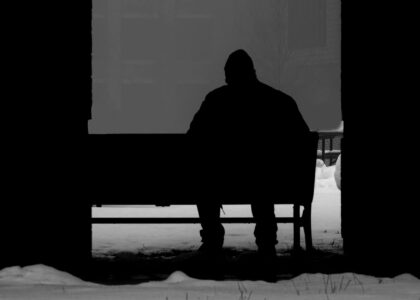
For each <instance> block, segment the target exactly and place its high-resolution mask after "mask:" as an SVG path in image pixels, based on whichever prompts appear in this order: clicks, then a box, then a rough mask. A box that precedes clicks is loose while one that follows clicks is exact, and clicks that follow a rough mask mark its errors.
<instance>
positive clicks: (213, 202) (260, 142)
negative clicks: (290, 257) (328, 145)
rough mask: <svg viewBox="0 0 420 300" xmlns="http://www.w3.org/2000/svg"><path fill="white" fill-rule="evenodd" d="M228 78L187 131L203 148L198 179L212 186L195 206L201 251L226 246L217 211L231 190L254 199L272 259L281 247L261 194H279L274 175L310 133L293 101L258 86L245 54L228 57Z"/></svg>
mask: <svg viewBox="0 0 420 300" xmlns="http://www.w3.org/2000/svg"><path fill="white" fill-rule="evenodd" d="M225 74H226V83H227V85H225V86H223V87H220V88H218V89H216V90H214V91H212V92H210V93H209V94H208V95H207V96H206V99H205V100H204V102H203V104H202V105H201V107H200V109H199V111H198V112H197V113H196V115H195V116H194V119H193V121H192V122H191V125H190V128H189V130H188V135H190V136H192V137H197V139H196V140H198V141H200V143H204V147H203V148H201V149H203V150H204V151H202V155H201V160H200V161H199V162H198V165H199V166H200V167H201V170H200V174H199V175H200V176H198V177H199V178H202V180H203V181H208V183H204V184H202V185H200V186H202V187H203V191H202V193H201V198H200V200H198V204H197V207H198V211H199V215H200V219H201V225H202V227H203V230H202V231H201V232H200V233H201V236H202V238H203V246H202V248H201V249H204V250H208V249H210V250H211V252H214V251H217V249H221V247H222V245H223V237H224V229H223V226H222V225H221V224H220V220H219V215H220V209H219V208H220V204H221V203H222V198H223V197H224V195H223V190H222V188H223V187H227V188H229V189H230V190H232V189H236V190H235V194H236V195H237V197H239V198H242V197H243V196H247V197H248V198H249V197H251V198H252V200H251V203H252V206H251V207H252V211H253V215H254V217H255V219H256V227H255V232H254V233H255V236H256V243H257V245H258V248H259V252H260V253H261V254H263V255H267V254H268V255H269V256H273V255H275V244H277V235H276V232H277V224H276V222H275V215H274V202H273V199H270V198H269V197H265V195H268V194H267V193H261V192H262V191H267V189H265V188H266V187H269V186H275V187H276V188H278V184H279V183H280V181H279V182H277V183H276V182H275V180H276V178H275V177H274V176H273V174H272V172H273V171H274V172H275V173H277V174H278V173H279V172H281V171H282V170H281V168H282V167H285V168H286V169H290V168H291V164H290V163H286V165H284V164H283V163H282V162H283V161H284V160H285V157H284V155H289V154H292V153H293V150H292V151H289V146H290V144H293V143H296V141H299V140H301V139H304V138H305V137H306V136H307V133H308V132H309V128H308V126H307V125H306V123H305V121H304V119H303V118H302V115H301V114H300V112H299V109H298V107H297V105H296V103H295V101H294V100H293V99H292V98H291V97H290V96H288V95H286V94H284V93H283V92H281V91H278V90H275V89H273V88H271V87H269V86H267V85H265V84H264V83H261V82H260V81H258V79H257V76H256V72H255V69H254V65H253V62H252V59H251V58H250V57H249V55H248V54H247V53H246V52H245V51H243V50H238V51H235V52H234V53H232V54H231V55H230V56H229V59H228V61H227V63H226V66H225ZM286 161H288V162H290V161H291V160H289V158H286ZM282 164H283V165H282ZM200 167H199V168H200ZM232 186H233V188H232ZM198 196H200V195H198Z"/></svg>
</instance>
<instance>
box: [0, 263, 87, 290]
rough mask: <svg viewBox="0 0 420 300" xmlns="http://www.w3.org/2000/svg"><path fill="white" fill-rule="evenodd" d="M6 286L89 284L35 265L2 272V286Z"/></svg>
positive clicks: (43, 266)
mask: <svg viewBox="0 0 420 300" xmlns="http://www.w3.org/2000/svg"><path fill="white" fill-rule="evenodd" d="M4 284H47V285H55V284H59V285H86V284H88V283H87V282H85V281H83V280H81V279H79V278H77V277H75V276H73V275H70V274H69V273H66V272H62V271H59V270H56V269H54V268H51V267H48V266H45V265H33V266H26V267H23V268H22V267H19V266H15V267H9V268H5V269H3V270H1V271H0V286H1V285H4ZM89 284H93V283H89Z"/></svg>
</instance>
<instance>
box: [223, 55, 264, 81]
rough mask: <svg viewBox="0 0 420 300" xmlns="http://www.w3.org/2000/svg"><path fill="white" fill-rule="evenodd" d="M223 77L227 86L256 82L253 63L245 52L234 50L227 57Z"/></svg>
mask: <svg viewBox="0 0 420 300" xmlns="http://www.w3.org/2000/svg"><path fill="white" fill-rule="evenodd" d="M225 76H226V77H225V80H226V83H227V84H228V85H244V84H247V83H251V82H255V81H256V80H257V74H256V71H255V68H254V62H253V61H252V58H251V57H250V56H249V55H248V53H246V51H245V50H242V49H240V50H236V51H235V52H233V53H232V54H231V55H229V58H228V60H227V62H226V65H225Z"/></svg>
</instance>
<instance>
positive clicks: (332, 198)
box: [92, 162, 342, 257]
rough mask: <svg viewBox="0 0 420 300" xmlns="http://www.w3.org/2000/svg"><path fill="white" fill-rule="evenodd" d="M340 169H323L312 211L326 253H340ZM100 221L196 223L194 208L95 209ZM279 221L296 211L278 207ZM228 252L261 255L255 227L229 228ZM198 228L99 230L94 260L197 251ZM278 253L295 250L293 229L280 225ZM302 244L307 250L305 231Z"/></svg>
mask: <svg viewBox="0 0 420 300" xmlns="http://www.w3.org/2000/svg"><path fill="white" fill-rule="evenodd" d="M335 169H336V166H331V167H326V166H325V165H323V166H322V164H321V162H319V165H318V167H317V171H316V172H317V173H316V177H317V180H316V184H315V195H314V200H313V206H312V233H313V242H314V246H315V247H316V248H318V249H321V250H329V251H335V252H340V251H341V249H342V237H341V232H340V231H341V221H340V215H341V208H340V207H341V193H340V190H339V189H338V188H337V184H336V179H335V178H334V172H335ZM223 208H224V212H225V215H224V213H223V212H222V217H239V216H241V217H248V216H252V214H251V208H250V206H249V205H243V206H241V205H231V206H224V207H223ZM92 215H93V216H94V217H196V216H197V215H198V214H197V209H196V207H194V206H171V207H166V208H162V207H154V206H149V207H144V206H143V207H101V208H93V211H92ZM276 215H277V216H279V217H280V216H292V206H291V205H278V206H276ZM224 226H225V229H226V236H225V247H227V248H235V249H247V250H253V249H256V246H255V243H254V239H255V238H254V236H253V230H254V226H255V225H254V224H225V225H224ZM199 230H200V225H198V224H179V225H178V224H163V225H156V224H151V225H148V224H146V225H145V224H139V225H131V224H130V225H125V224H106V225H94V226H93V250H92V251H93V255H94V256H95V257H103V256H112V255H113V254H115V253H118V252H134V253H138V252H140V253H143V254H150V253H156V252H165V251H171V250H192V249H195V248H197V247H198V246H199V245H200V240H201V238H200V236H199ZM278 240H279V244H278V245H277V250H278V251H282V250H286V249H290V248H291V247H292V245H293V225H292V224H279V230H278ZM301 244H302V245H304V234H303V230H302V234H301Z"/></svg>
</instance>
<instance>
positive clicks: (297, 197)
mask: <svg viewBox="0 0 420 300" xmlns="http://www.w3.org/2000/svg"><path fill="white" fill-rule="evenodd" d="M286 144H287V145H289V144H288V143H286ZM298 148H299V149H298ZM298 148H296V149H295V148H294V149H292V150H293V153H296V157H299V159H298V160H296V159H293V160H292V159H289V158H288V157H284V158H281V159H280V163H279V165H280V170H278V172H279V173H278V174H277V175H276V174H272V175H270V176H271V179H270V180H269V181H268V183H267V184H265V182H264V186H263V189H264V190H261V191H258V190H254V191H253V192H252V191H250V190H249V189H248V188H247V186H246V185H245V186H244V183H243V182H241V180H243V177H241V174H240V173H244V169H246V166H247V162H246V161H244V164H243V165H244V166H245V168H242V169H241V170H237V169H236V167H237V166H234V167H233V168H230V169H229V168H228V167H223V166H226V164H228V162H229V158H227V159H226V160H225V161H224V162H223V164H219V165H218V166H219V167H220V168H221V169H220V170H218V171H217V172H218V173H217V174H219V175H215V173H212V172H207V171H206V168H209V166H210V168H211V165H213V164H217V162H215V161H214V160H211V159H210V160H209V156H211V155H212V153H214V149H211V150H208V151H204V152H205V153H197V152H199V151H198V150H197V148H195V147H194V145H191V141H190V140H189V138H188V137H187V136H185V135H176V134H174V135H170V134H160V135H159V134H157V135H93V136H91V137H90V149H91V151H93V152H95V159H94V162H93V165H92V168H91V169H92V170H95V172H94V176H96V178H94V179H93V180H92V182H91V183H90V186H91V187H92V188H91V189H90V191H89V193H90V194H89V197H90V199H92V205H94V206H102V205H156V206H169V205H196V204H197V202H199V201H205V200H203V199H202V196H203V195H206V193H203V190H205V191H210V190H211V193H213V194H212V196H211V197H218V198H219V200H220V201H221V202H222V204H223V205H244V204H250V203H251V201H252V200H251V199H249V198H250V197H249V196H253V197H254V199H255V197H258V198H270V199H265V200H268V201H273V203H275V204H288V205H293V216H291V217H281V218H280V217H278V218H276V221H277V222H278V223H293V228H294V230H293V231H294V249H296V250H297V249H300V228H301V227H303V229H304V233H305V244H306V249H312V234H311V232H312V229H311V207H312V199H313V193H314V183H315V168H316V157H317V148H318V133H316V132H311V133H310V135H309V136H308V139H307V140H306V141H305V142H303V143H302V145H301V147H298ZM200 150H202V148H200ZM288 151H289V152H290V149H289V150H288ZM244 159H246V157H245V158H244ZM202 161H208V163H207V164H205V165H202V164H201V162H202ZM281 161H284V162H285V164H286V166H285V169H283V170H282V169H281V167H282V164H283V163H282V162H281ZM291 162H293V165H292V164H291ZM287 166H288V167H287ZM291 166H293V170H290V167H291ZM197 170H205V171H198V172H201V173H197ZM267 171H268V169H267ZM220 174H224V176H222V175H220ZM215 176H216V178H214V177H215ZM210 177H212V179H211V180H210V179H209V178H210ZM237 177H238V178H241V179H238V180H232V178H237ZM92 178H93V177H92ZM254 179H255V178H254ZM254 179H252V178H251V180H254ZM203 182H204V184H203ZM208 182H211V183H208ZM209 185H211V189H209ZM211 197H206V198H207V199H209V198H211ZM301 207H303V212H302V215H301ZM221 221H222V223H255V221H254V219H253V218H227V217H225V218H223V217H222V218H221ZM199 222H200V220H199V219H198V218H92V223H93V224H167V223H172V224H181V223H182V224H192V223H199Z"/></svg>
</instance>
